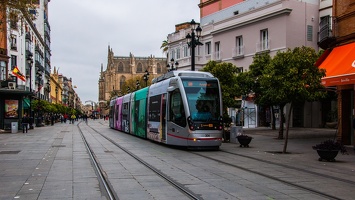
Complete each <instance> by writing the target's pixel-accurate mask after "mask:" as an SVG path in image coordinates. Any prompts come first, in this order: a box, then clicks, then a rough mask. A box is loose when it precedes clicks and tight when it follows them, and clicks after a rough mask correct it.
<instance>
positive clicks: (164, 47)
mask: <svg viewBox="0 0 355 200" xmlns="http://www.w3.org/2000/svg"><path fill="white" fill-rule="evenodd" d="M160 49H162V51H163V53H166V54H167V52H168V50H169V43H168V40H163V43H162V44H161V46H160Z"/></svg>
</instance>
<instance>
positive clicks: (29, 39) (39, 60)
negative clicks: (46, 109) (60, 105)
mask: <svg viewBox="0 0 355 200" xmlns="http://www.w3.org/2000/svg"><path fill="white" fill-rule="evenodd" d="M48 2H49V0H39V1H36V2H34V3H33V4H34V5H33V7H28V10H25V11H23V10H18V9H15V8H10V7H6V6H4V4H2V5H1V11H0V12H1V17H2V19H1V20H2V23H1V24H2V25H1V31H0V32H1V35H0V36H1V39H0V40H1V42H0V44H1V47H0V49H1V51H0V54H1V56H0V59H1V65H0V66H1V69H0V71H1V74H0V81H1V88H0V90H1V91H0V93H1V95H0V96H1V97H0V116H1V117H0V129H9V127H10V123H12V122H17V123H19V122H20V121H21V118H22V116H23V114H24V112H26V113H28V114H29V115H30V116H31V117H32V118H33V111H31V106H30V102H31V100H32V99H43V100H47V101H49V100H50V95H49V89H50V53H49V54H48V52H50V40H49V39H48V38H49V35H50V32H49V30H46V31H42V30H41V29H38V27H40V26H42V27H45V26H49V24H48V19H47V16H48ZM27 11H28V12H27ZM45 21H46V23H45ZM45 36H47V43H46V42H45V40H44V38H45ZM46 52H47V54H46ZM9 102H10V104H11V108H13V110H11V111H9V110H8V109H9V105H10V104H9ZM14 110H16V114H15V115H11V116H9V115H7V114H6V113H8V112H11V113H14V112H15V111H14Z"/></svg>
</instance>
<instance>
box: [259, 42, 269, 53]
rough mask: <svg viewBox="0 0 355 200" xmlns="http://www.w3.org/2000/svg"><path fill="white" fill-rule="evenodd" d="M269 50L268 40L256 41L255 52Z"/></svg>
mask: <svg viewBox="0 0 355 200" xmlns="http://www.w3.org/2000/svg"><path fill="white" fill-rule="evenodd" d="M268 51H270V40H263V41H260V42H259V43H256V52H258V53H261V52H268Z"/></svg>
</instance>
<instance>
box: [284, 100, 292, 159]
mask: <svg viewBox="0 0 355 200" xmlns="http://www.w3.org/2000/svg"><path fill="white" fill-rule="evenodd" d="M292 109H293V103H291V106H290V110H289V111H288V115H287V122H286V135H285V143H284V149H283V151H282V153H286V151H287V143H288V131H289V130H290V120H291V113H292Z"/></svg>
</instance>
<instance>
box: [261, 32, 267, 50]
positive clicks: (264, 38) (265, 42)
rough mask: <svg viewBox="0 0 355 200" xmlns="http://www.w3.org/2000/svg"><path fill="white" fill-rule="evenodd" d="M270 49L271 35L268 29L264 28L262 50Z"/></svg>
mask: <svg viewBox="0 0 355 200" xmlns="http://www.w3.org/2000/svg"><path fill="white" fill-rule="evenodd" d="M268 49H269V35H268V30H267V29H264V30H261V31H260V50H261V51H265V50H268Z"/></svg>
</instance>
